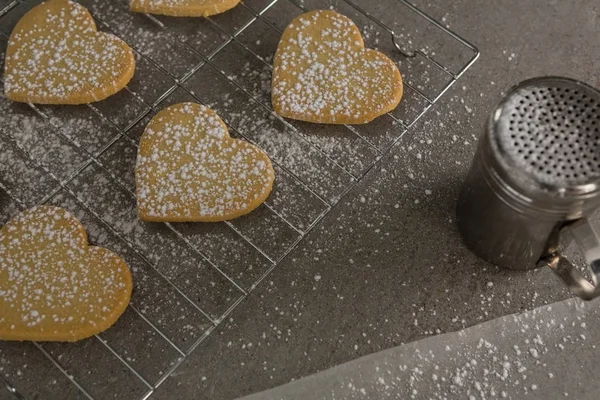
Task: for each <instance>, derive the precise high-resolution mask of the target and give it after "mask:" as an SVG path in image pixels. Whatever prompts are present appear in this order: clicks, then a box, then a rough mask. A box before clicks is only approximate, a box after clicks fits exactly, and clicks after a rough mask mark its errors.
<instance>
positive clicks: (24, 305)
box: [0, 206, 129, 340]
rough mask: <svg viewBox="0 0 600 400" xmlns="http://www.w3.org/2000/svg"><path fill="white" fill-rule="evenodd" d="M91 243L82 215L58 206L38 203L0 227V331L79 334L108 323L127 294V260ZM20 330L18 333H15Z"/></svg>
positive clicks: (2, 334)
mask: <svg viewBox="0 0 600 400" xmlns="http://www.w3.org/2000/svg"><path fill="white" fill-rule="evenodd" d="M116 259H117V260H118V256H117V255H116V254H114V253H112V252H110V251H108V250H106V249H102V248H99V247H88V244H87V238H86V235H85V231H84V230H83V227H82V226H81V224H80V223H79V221H78V220H77V219H76V218H75V217H73V216H72V215H71V214H70V213H69V212H68V211H65V210H63V209H61V208H56V207H46V206H42V207H36V208H32V209H30V210H28V211H25V212H23V213H21V214H20V215H18V216H17V217H15V218H14V219H12V220H11V221H10V222H8V224H6V225H5V226H4V228H2V230H1V231H0V309H1V310H3V311H2V314H0V337H5V338H6V337H12V338H15V337H17V336H23V339H27V338H28V337H31V336H30V335H34V336H35V335H44V336H45V337H49V336H51V335H53V334H57V333H58V334H62V336H61V337H62V338H63V340H65V335H66V337H71V336H73V335H76V333H77V332H78V331H79V330H81V329H82V327H85V326H89V325H91V326H97V325H98V324H106V320H107V319H108V318H111V316H112V315H114V309H115V307H116V306H122V305H123V304H122V303H123V301H126V300H127V299H128V297H129V296H128V295H125V296H124V293H123V292H124V291H126V290H127V287H126V286H127V285H126V282H125V281H124V278H123V276H124V274H125V273H126V272H125V271H124V270H123V268H125V269H126V268H127V267H126V266H125V264H124V263H122V262H117V261H116ZM11 332H18V334H15V333H11Z"/></svg>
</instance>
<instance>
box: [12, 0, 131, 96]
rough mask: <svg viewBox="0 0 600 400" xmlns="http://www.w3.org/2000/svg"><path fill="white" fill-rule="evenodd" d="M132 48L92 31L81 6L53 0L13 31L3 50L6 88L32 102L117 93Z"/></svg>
mask: <svg viewBox="0 0 600 400" xmlns="http://www.w3.org/2000/svg"><path fill="white" fill-rule="evenodd" d="M133 65H134V60H133V54H132V52H131V50H130V49H129V48H128V47H127V46H126V45H125V44H124V43H123V42H121V41H120V40H119V39H117V38H116V37H115V36H113V35H110V34H106V33H102V32H97V30H96V26H95V24H94V20H93V19H92V17H91V15H90V14H89V13H88V11H87V10H86V9H85V8H84V7H83V6H81V5H79V4H77V3H74V2H72V1H70V0H52V1H48V2H46V3H43V4H41V5H39V6H37V7H35V8H34V9H32V10H31V11H30V12H29V13H27V14H26V15H25V16H24V17H23V19H22V20H21V21H20V22H19V24H18V25H17V26H16V28H15V30H14V31H13V33H12V35H11V37H10V41H9V46H8V49H7V54H6V76H5V82H4V85H5V92H6V94H7V96H8V97H10V98H12V99H14V100H18V101H27V102H32V103H62V102H64V101H65V99H69V98H76V99H78V101H77V102H78V103H85V102H88V101H92V100H100V99H103V98H105V97H107V96H108V95H110V94H112V93H114V92H116V91H117V90H118V89H119V88H116V87H115V85H116V82H117V81H118V80H119V79H122V78H123V76H124V75H125V74H127V73H130V72H131V71H130V70H131V69H132V68H133Z"/></svg>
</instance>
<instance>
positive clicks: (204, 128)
mask: <svg viewBox="0 0 600 400" xmlns="http://www.w3.org/2000/svg"><path fill="white" fill-rule="evenodd" d="M273 180H274V172H273V168H272V165H271V162H270V160H269V158H268V157H267V155H266V154H265V153H264V152H262V151H261V150H260V149H258V148H256V147H255V146H253V145H251V144H249V143H247V142H245V141H243V140H237V139H231V138H230V137H229V132H228V130H227V127H226V125H225V124H224V123H223V121H222V120H221V119H220V118H219V117H218V116H217V114H216V113H215V112H214V111H212V110H210V109H209V108H207V107H204V106H202V105H199V104H193V103H182V104H177V105H174V106H171V107H169V108H167V109H165V110H163V111H161V112H160V113H159V114H157V115H156V116H155V117H154V118H153V119H152V121H151V122H150V124H148V127H147V128H146V131H145V132H144V135H143V137H142V140H141V142H140V148H139V153H138V159H137V166H136V194H137V201H138V210H139V212H140V216H141V218H142V219H144V220H148V221H223V220H227V219H232V218H236V217H238V216H240V215H243V214H246V213H248V212H250V211H252V210H253V209H255V208H256V207H258V206H259V205H260V204H261V203H262V202H263V201H264V200H265V199H266V197H267V196H268V195H269V193H270V191H271V187H272V185H273Z"/></svg>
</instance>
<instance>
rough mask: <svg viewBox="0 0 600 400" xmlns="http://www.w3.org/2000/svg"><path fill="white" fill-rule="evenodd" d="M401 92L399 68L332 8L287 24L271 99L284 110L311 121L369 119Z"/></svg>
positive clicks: (280, 111)
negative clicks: (368, 44)
mask: <svg viewBox="0 0 600 400" xmlns="http://www.w3.org/2000/svg"><path fill="white" fill-rule="evenodd" d="M401 97H402V78H401V76H400V72H399V71H398V68H397V67H396V65H395V64H394V62H393V61H392V60H390V59H389V58H388V57H386V56H385V55H383V54H381V53H379V52H377V51H375V50H370V49H365V48H364V44H363V40H362V37H361V34H360V31H359V30H358V28H357V27H356V25H354V23H353V22H352V21H351V20H350V19H348V18H347V17H345V16H343V15H340V14H338V13H336V12H334V11H313V12H309V13H306V14H302V15H300V16H299V17H297V18H296V19H295V20H294V21H292V23H291V24H290V25H289V26H288V27H287V28H286V30H285V32H284V34H283V37H282V38H281V41H280V43H279V47H278V49H277V53H276V55H275V61H274V71H273V83H272V102H273V108H274V109H275V111H276V112H277V113H278V114H279V115H281V116H283V117H288V118H293V119H299V120H304V121H309V122H321V123H348V124H355V123H366V122H369V121H371V120H372V119H374V118H375V117H377V116H379V115H382V114H385V113H386V112H388V111H391V110H393V109H394V108H395V107H396V106H397V105H398V103H399V101H400V98H401Z"/></svg>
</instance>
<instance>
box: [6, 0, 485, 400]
mask: <svg viewBox="0 0 600 400" xmlns="http://www.w3.org/2000/svg"><path fill="white" fill-rule="evenodd" d="M39 2H40V1H39V0H0V52H2V51H3V49H4V48H5V45H6V42H7V39H8V35H9V34H10V32H9V31H7V30H8V27H10V26H11V24H14V23H15V22H16V20H18V18H19V17H20V16H21V15H22V14H23V13H24V12H26V11H27V10H28V9H30V8H31V7H33V5H35V4H37V3H39ZM80 2H81V3H83V4H84V5H85V6H87V7H88V9H90V11H91V12H92V15H93V16H94V18H95V19H96V21H97V23H98V26H99V28H100V29H101V30H104V31H108V32H111V33H113V34H115V35H117V36H119V37H121V38H122V39H123V40H125V41H126V42H128V43H129V44H130V46H131V47H132V48H133V49H134V51H135V53H136V56H137V58H138V70H137V71H136V77H134V80H133V81H132V82H131V83H130V85H129V86H128V87H127V88H126V89H125V90H123V91H122V92H121V93H119V94H117V95H115V96H113V97H112V98H110V99H108V100H105V101H103V102H100V103H95V104H92V105H87V106H81V107H73V108H60V107H48V106H44V107H40V106H34V105H28V107H26V106H21V105H17V104H11V103H10V102H8V101H7V100H6V99H3V98H0V115H7V116H8V117H7V118H6V121H5V122H6V123H2V124H0V157H3V158H4V159H8V160H9V162H8V163H5V164H7V165H8V164H10V167H11V168H12V170H11V171H9V169H8V167H7V168H4V169H3V168H2V167H0V223H4V222H6V221H7V220H8V219H9V218H10V217H11V216H13V215H14V214H16V213H17V212H18V211H19V210H23V209H25V208H27V207H30V206H33V205H36V204H57V205H61V206H64V207H66V208H67V209H69V210H71V211H73V212H74V213H75V214H76V215H77V216H78V217H79V218H80V219H81V220H82V221H83V223H84V225H85V226H86V228H87V229H88V233H89V237H90V240H91V241H92V242H93V243H94V244H98V245H102V246H106V247H109V248H111V249H114V250H115V251H118V252H119V253H120V254H121V255H122V256H123V257H124V258H125V259H126V261H127V262H128V264H129V265H130V267H131V268H132V271H133V273H134V280H135V282H136V283H135V285H136V286H135V289H134V295H133V297H132V301H131V305H130V307H129V308H128V310H127V311H126V313H125V314H124V315H123V317H122V318H121V319H120V320H119V321H118V322H117V324H116V326H115V327H113V328H111V329H110V330H108V331H106V332H104V333H102V334H100V335H96V336H95V337H93V338H90V339H88V340H85V341H82V342H79V343H77V344H55V343H6V342H4V343H2V342H0V393H1V391H2V390H3V389H2V387H5V388H6V389H7V391H8V393H9V396H12V397H13V398H16V399H26V398H31V397H37V396H38V395H41V396H42V397H48V398H51V397H52V396H55V397H56V398H60V397H62V398H67V397H69V396H70V395H73V396H79V397H84V398H89V399H99V398H108V397H115V398H139V399H143V400H144V399H148V398H150V397H151V396H152V393H153V392H154V391H155V390H156V388H158V386H160V385H161V383H162V382H164V380H166V379H167V378H168V377H169V376H170V375H171V374H172V373H173V372H174V371H175V370H176V369H177V368H178V366H179V365H180V364H181V363H182V362H183V361H184V360H185V358H186V357H188V356H189V355H190V354H191V353H192V352H194V351H202V350H201V344H202V343H203V341H204V340H205V339H206V337H207V336H208V335H210V333H211V332H212V331H213V330H214V329H215V328H216V327H217V326H219V324H220V323H221V322H222V321H223V319H224V318H226V317H227V316H228V315H229V314H230V313H231V312H232V311H233V310H234V309H235V308H236V307H237V306H238V305H239V304H240V303H241V302H243V301H244V299H245V298H246V297H247V296H248V295H249V294H250V293H251V292H252V291H253V290H254V289H255V288H256V287H257V285H259V284H260V283H261V282H262V281H263V280H265V278H266V277H268V276H269V274H270V273H271V272H272V271H273V269H274V268H276V267H277V266H278V265H279V264H280V263H281V262H282V260H284V259H285V258H286V257H287V256H288V255H289V254H290V252H292V251H293V250H294V249H295V248H296V247H297V246H298V244H299V243H300V242H301V241H302V240H303V239H304V238H305V237H306V235H307V234H308V233H309V232H311V230H313V229H314V228H315V227H316V226H317V225H319V223H320V222H321V221H322V220H323V218H324V217H325V216H326V215H327V214H328V213H329V212H330V211H331V210H332V209H333V208H334V207H335V206H336V205H337V204H338V203H339V202H340V200H341V199H342V198H343V197H344V195H345V194H346V193H347V192H348V191H350V190H351V189H352V188H353V187H354V186H355V185H356V184H357V183H358V182H359V181H360V180H361V179H362V178H363V177H364V176H365V175H366V174H367V173H368V172H369V171H370V170H371V169H372V168H373V167H374V166H375V165H376V164H377V162H378V161H379V159H380V158H381V157H382V156H383V155H385V154H386V153H388V152H389V151H390V149H392V148H393V147H394V145H395V144H396V143H397V142H398V141H399V140H400V139H401V137H402V136H403V135H404V134H405V133H406V132H407V131H408V130H409V129H410V128H411V127H412V126H413V125H414V124H415V123H416V122H417V120H419V119H420V118H421V117H422V116H423V115H425V113H427V111H428V110H429V109H430V108H431V107H432V106H433V105H434V104H435V103H436V102H437V101H438V100H439V99H440V98H441V97H442V96H443V95H444V94H445V93H446V92H447V91H448V90H449V89H450V87H452V85H454V84H455V83H456V81H457V80H459V79H460V78H461V76H462V75H463V74H464V73H465V72H466V71H467V70H468V69H469V68H470V67H471V66H472V65H473V63H474V62H475V61H476V60H477V58H478V56H479V51H478V50H477V48H476V47H475V46H473V45H472V44H470V43H469V42H468V41H467V40H465V39H463V38H462V37H460V36H459V35H458V34H456V33H454V32H452V31H451V30H450V29H448V28H447V27H445V26H443V25H442V24H441V23H439V22H438V21H436V20H435V19H433V18H432V17H430V16H429V15H427V14H426V13H424V12H423V11H421V10H420V9H419V8H417V7H416V6H414V5H413V4H411V3H410V2H408V1H407V0H388V3H390V4H393V5H394V6H399V7H403V10H404V11H405V12H406V14H404V16H405V17H406V16H411V17H414V18H416V20H418V21H420V22H419V23H421V24H423V26H425V27H426V28H425V29H423V32H419V34H418V35H420V37H425V38H427V37H428V35H433V33H432V32H434V33H435V34H438V36H439V35H440V34H441V35H442V37H443V40H445V41H446V42H444V43H438V47H444V48H448V47H452V46H454V51H452V52H451V54H450V57H449V58H448V59H449V60H450V63H452V64H454V65H456V64H457V63H458V67H457V68H452V67H449V66H448V65H447V64H446V62H444V61H441V60H439V59H437V57H435V56H434V53H435V51H434V49H432V48H431V46H425V47H424V48H421V47H415V46H416V45H412V41H411V39H409V37H410V35H411V32H401V33H399V32H395V31H394V29H395V27H393V26H390V25H392V24H390V23H386V22H384V21H382V20H381V16H378V15H377V10H372V9H370V8H368V7H367V6H366V5H362V4H361V5H359V4H358V3H357V2H358V0H332V1H330V2H328V4H329V5H330V6H331V8H334V9H338V10H339V11H340V12H342V13H344V14H346V15H348V16H349V17H350V18H352V19H360V20H361V21H363V22H364V23H365V25H364V26H363V28H364V29H363V30H368V31H369V32H371V33H373V32H376V34H375V35H371V36H374V37H371V40H369V38H368V37H366V39H367V40H366V41H367V45H368V46H369V47H374V46H375V47H377V46H378V45H379V47H382V48H381V50H382V51H385V52H386V53H387V54H388V55H391V56H394V59H395V60H396V61H398V62H399V64H400V68H401V71H402V72H404V71H406V70H408V71H411V68H413V67H414V66H416V67H415V69H416V70H418V71H419V66H420V67H421V69H423V68H425V70H424V72H423V71H422V70H421V72H420V73H415V74H414V76H410V74H409V76H408V79H406V77H405V82H404V84H405V94H404V99H403V100H402V103H401V104H400V106H399V108H398V110H397V111H392V112H390V113H388V114H387V115H386V116H384V117H381V118H379V119H378V120H376V122H373V123H371V124H368V125H365V126H343V127H322V126H319V125H312V126H309V125H307V124H304V123H298V122H296V121H288V120H285V119H283V118H281V117H279V116H277V115H276V114H274V113H273V111H272V109H271V106H270V104H269V102H268V97H267V96H268V88H265V87H264V86H265V85H264V83H265V81H266V82H268V80H269V79H270V71H271V57H272V55H273V52H274V48H273V45H274V44H275V45H276V41H275V42H274V43H270V44H267V45H266V46H263V47H261V46H260V42H261V39H266V40H267V41H268V38H270V37H276V38H278V37H279V35H280V34H281V32H282V28H283V27H284V26H285V25H286V24H287V23H288V22H289V21H290V20H291V19H292V18H293V17H294V16H295V15H297V14H299V13H302V12H305V11H308V10H310V9H311V8H314V7H311V4H310V3H311V0H304V1H301V0H246V1H245V2H243V3H241V4H240V5H239V6H238V7H236V8H235V9H234V10H232V11H230V12H228V13H225V14H223V15H219V16H215V17H210V18H205V19H203V20H201V21H202V22H201V24H199V23H198V21H199V20H198V19H194V20H193V22H192V21H191V20H190V19H178V20H176V21H175V20H174V19H169V18H164V17H157V16H152V15H142V14H131V13H127V10H126V8H127V4H126V2H125V1H119V2H105V1H103V0H80ZM363 3H365V4H367V2H363ZM318 4H319V5H320V6H321V7H322V5H323V2H322V1H321V2H318ZM355 22H357V23H358V21H355ZM189 24H193V26H194V28H195V30H194V33H193V35H198V34H199V35H201V36H202V37H201V39H202V40H196V39H198V38H197V37H196V36H194V41H191V40H188V38H187V36H186V35H187V34H189V32H190V31H189V30H188V31H186V27H188V26H189ZM359 27H360V25H359ZM261 29H262V30H266V32H270V33H271V34H270V35H265V34H264V32H262V31H261ZM432 30H433V31H432ZM197 31H200V32H201V33H196V32H197ZM261 32H262V34H261ZM412 34H414V35H415V36H414V37H415V38H416V36H417V33H416V32H412ZM253 35H254V36H253ZM257 35H258V36H257ZM257 37H258V39H256V38H257ZM198 43H200V45H199V44H198ZM204 43H209V44H210V45H206V47H202V46H204ZM449 44H450V45H451V46H449ZM162 45H164V46H165V47H166V48H167V49H169V54H167V56H166V57H165V56H164V48H162ZM198 46H201V47H202V48H199V47H198ZM259 53H261V54H259ZM228 55H229V56H230V57H233V56H235V57H241V58H242V59H243V58H244V57H248V58H247V59H249V60H251V61H249V62H248V63H247V64H248V65H244V64H241V63H231V62H229V63H228V62H227V56H228ZM230 61H231V60H230ZM232 64H235V65H233V66H234V67H235V66H239V65H242V67H243V68H242V71H241V72H240V71H229V72H228V71H227V70H226V69H227V68H231V66H232ZM423 66H424V67H423ZM244 68H245V69H246V70H244ZM234 69H235V68H234ZM431 71H437V72H439V73H440V74H441V75H442V76H443V77H445V78H442V79H437V80H435V79H434V81H435V82H441V84H439V85H434V86H435V87H434V88H433V89H431V88H428V89H429V91H428V90H427V88H426V86H427V85H426V84H425V83H427V82H423V81H425V80H429V78H428V76H430V75H434V74H435V73H437V72H435V73H432V72H431ZM428 74H429V75H428ZM261 75H262V78H266V80H265V79H263V81H262V82H261V79H262V78H261ZM423 77H426V78H425V79H424V78H423ZM438 78H439V77H438ZM257 79H258V80H257ZM444 79H446V80H444ZM0 82H1V81H0ZM206 82H212V85H208V86H210V87H207V86H206ZM210 88H212V92H214V93H211V89H210ZM217 88H218V90H217ZM215 91H216V92H215ZM180 101H195V102H198V103H202V104H206V105H209V106H212V107H213V108H215V109H216V110H217V111H218V112H219V114H220V115H221V116H222V117H223V119H224V120H225V122H226V123H227V124H228V126H229V128H230V131H231V133H232V135H233V136H236V137H241V138H244V139H246V140H248V141H250V142H252V143H254V144H256V145H257V146H259V147H262V148H263V149H264V150H265V151H267V152H268V153H269V155H270V156H271V158H272V159H273V162H274V165H275V168H276V171H277V186H276V187H275V190H274V192H273V194H272V195H271V197H270V198H269V199H268V200H267V201H266V202H265V204H264V205H263V206H262V207H260V208H259V209H257V210H256V211H255V212H253V213H252V214H251V215H249V216H248V217H245V218H241V219H239V220H234V221H231V222H225V223H221V224H212V225H210V226H208V227H207V226H206V225H203V224H144V223H141V222H139V221H137V218H136V215H135V197H134V187H133V178H132V171H133V165H134V163H135V154H136V149H137V142H138V139H139V136H140V134H141V132H142V131H143V128H144V126H145V124H146V123H147V122H148V120H149V119H150V118H151V116H152V115H154V114H155V113H156V112H157V110H160V109H162V108H164V107H165V106H167V105H169V104H171V103H175V102H180ZM223 103H227V104H229V105H228V106H224V105H223ZM409 104H410V106H409ZM231 107H241V109H237V108H236V109H235V110H232V109H231ZM407 110H408V111H407ZM409 111H410V112H409ZM2 113H4V114H2ZM38 130H44V138H43V139H40V140H37V141H36V139H32V136H31V135H29V133H32V131H38ZM80 131H82V132H83V134H80V133H79V132H80ZM382 132H383V133H382ZM95 133H98V134H99V135H100V133H101V136H94V134H95ZM279 141H283V143H279ZM357 149H358V150H357ZM290 152H292V153H294V155H295V157H290V156H289V153H290ZM290 159H292V161H290ZM261 238H262V239H261ZM265 238H266V239H265ZM232 248H235V249H236V251H232V250H231V249H232ZM169 249H171V252H170V253H169ZM161 252H162V253H166V256H165V254H162V255H161V254H160V253H161ZM178 256H179V257H182V258H180V259H173V258H174V257H178ZM174 264H178V265H183V266H182V267H173V265H174ZM190 277H192V278H195V279H192V280H193V281H194V282H193V285H190V284H189V281H190ZM207 282H208V284H206V283H207ZM197 286H201V287H202V288H201V289H200V290H198V289H196V288H195V287H197ZM204 286H205V287H204ZM207 299H216V300H213V301H208V300H207ZM133 333H135V334H133ZM132 336H134V337H135V338H137V340H134V339H135V338H134V339H132ZM132 340H134V341H133V342H132ZM99 361H102V362H99ZM40 371H43V372H44V373H43V374H40V373H39V372H40ZM106 371H113V372H112V375H110V376H107V375H106V374H107V372H106Z"/></svg>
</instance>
